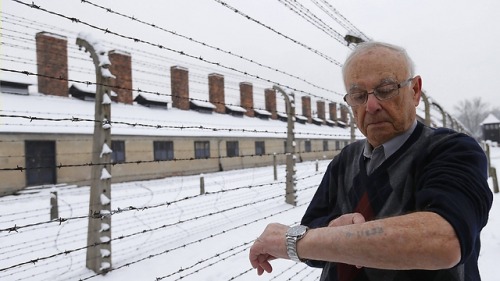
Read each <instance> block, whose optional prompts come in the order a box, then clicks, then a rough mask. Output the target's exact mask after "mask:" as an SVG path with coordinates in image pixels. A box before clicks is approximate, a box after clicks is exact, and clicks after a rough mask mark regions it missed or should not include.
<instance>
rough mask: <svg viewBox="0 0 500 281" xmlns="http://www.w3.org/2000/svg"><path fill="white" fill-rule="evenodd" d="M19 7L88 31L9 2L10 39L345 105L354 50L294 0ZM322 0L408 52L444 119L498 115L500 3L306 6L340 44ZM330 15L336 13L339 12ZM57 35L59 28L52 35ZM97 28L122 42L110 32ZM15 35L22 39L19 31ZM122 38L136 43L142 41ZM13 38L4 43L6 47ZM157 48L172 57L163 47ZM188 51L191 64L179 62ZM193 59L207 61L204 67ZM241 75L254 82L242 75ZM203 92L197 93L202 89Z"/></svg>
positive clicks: (377, 0) (70, 1)
mask: <svg viewBox="0 0 500 281" xmlns="http://www.w3.org/2000/svg"><path fill="white" fill-rule="evenodd" d="M19 1H20V2H24V3H27V4H31V3H32V2H33V3H34V4H35V5H37V6H40V7H41V8H42V9H46V10H48V11H50V12H53V13H58V14H61V15H64V16H65V17H69V18H77V19H79V20H80V21H81V22H83V23H77V22H72V21H70V20H68V19H67V18H64V17H61V16H57V15H54V14H53V13H50V12H46V11H42V10H39V9H33V8H29V7H27V6H26V5H22V4H20V3H17V2H15V1H13V0H4V1H2V28H3V29H4V30H2V32H3V33H9V32H11V31H9V30H27V31H26V32H27V33H28V34H33V38H34V33H35V31H36V29H39V31H42V30H44V31H51V32H54V33H58V34H62V35H65V36H68V42H69V44H74V40H75V38H72V37H71V36H72V35H70V33H68V32H73V33H74V34H76V33H77V32H88V33H91V34H92V35H93V36H94V37H96V38H99V39H101V40H103V41H105V42H107V44H116V46H119V47H118V48H122V49H125V51H128V52H130V53H131V54H132V56H133V58H136V59H137V57H140V56H142V55H143V54H142V55H139V54H138V52H147V53H148V54H159V55H161V56H162V58H166V57H168V58H169V63H171V64H172V63H174V64H175V63H177V64H179V65H183V66H186V67H188V68H189V69H190V78H191V75H192V73H196V72H198V73H203V72H206V73H205V74H204V75H207V74H208V73H210V72H220V73H223V74H224V75H226V81H227V82H226V85H228V84H230V83H237V82H236V81H249V82H252V83H254V92H259V91H260V89H263V88H268V87H272V85H273V84H275V83H279V84H281V85H287V86H288V87H289V88H290V89H293V90H294V91H295V92H297V93H298V95H302V94H303V93H302V91H303V92H306V93H311V94H313V95H315V96H317V97H324V98H325V100H327V101H338V102H340V101H341V100H342V95H343V93H344V87H343V85H342V80H341V76H340V66H339V65H338V64H339V63H342V62H343V61H344V59H345V57H346V55H347V54H348V52H349V51H350V49H349V48H348V47H347V46H345V42H343V41H342V40H339V38H338V37H335V36H331V35H327V34H326V33H325V32H323V31H321V30H320V29H319V28H318V27H316V26H314V25H313V24H311V23H310V22H308V21H306V20H305V19H304V18H303V17H301V16H299V15H297V14H296V13H294V12H293V11H291V10H290V9H289V7H287V6H285V4H288V5H292V4H293V5H297V4H296V2H295V1H293V0H286V1H285V0H252V1H247V0H233V1H229V0H228V1H216V0H164V1H159V0H158V1H123V0H122V1H97V0H92V1H91V2H93V3H95V4H98V5H102V6H103V7H106V8H110V9H111V10H112V11H113V12H117V13H120V14H122V16H120V15H117V14H115V13H110V12H106V11H105V10H103V9H100V8H98V7H95V6H94V5H92V4H89V3H82V2H81V1H80V0H64V1H62V0H58V1H54V0H50V1H48V0H43V1H40V0H33V1H31V0H30V1H28V0H19ZM221 2H223V3H227V4H228V5H230V6H231V7H233V8H234V9H237V10H238V11H239V12H241V13H244V14H246V15H248V16H249V18H246V17H244V16H242V15H241V14H240V13H236V12H235V11H234V9H230V8H228V7H227V6H224V5H222V4H221ZM315 2H316V3H320V5H322V6H323V7H325V9H326V10H327V11H328V12H329V13H330V14H331V15H333V16H335V17H337V18H341V17H345V18H346V19H347V20H348V21H349V23H350V24H352V25H353V26H355V27H356V28H358V29H359V30H360V31H361V32H363V33H364V34H365V35H367V36H368V37H369V38H370V39H372V40H378V41H386V42H390V43H394V44H398V45H401V46H403V47H405V48H407V50H408V52H409V54H410V55H411V56H412V57H413V59H414V61H415V63H416V66H417V68H416V69H417V73H418V74H420V75H421V76H422V78H423V86H424V89H425V91H426V92H427V93H428V95H429V96H431V97H432V98H433V99H434V101H435V102H437V103H439V104H440V105H441V106H443V107H444V108H445V109H446V110H447V111H450V112H452V113H453V112H454V111H455V110H454V106H455V105H456V104H457V103H458V102H459V101H462V100H465V99H472V98H475V97H481V98H482V99H483V101H484V102H486V103H488V104H489V105H490V106H491V107H500V98H498V93H497V92H498V86H497V84H496V83H495V81H496V78H497V76H498V75H499V74H500V54H499V50H500V39H499V37H498V34H500V20H499V19H498V15H499V14H500V1H496V0H479V1H474V3H472V2H471V1H465V0H454V1H452V0H441V1H432V0H408V1H399V0H373V1H362V0H349V1H347V0H344V1H331V0H329V1H328V3H329V5H325V4H321V3H323V1H322V0H314V1H313V0H311V1H309V0H307V1H306V0H302V1H300V4H302V5H303V6H304V7H306V8H307V9H308V11H310V12H311V13H312V15H313V16H314V17H317V18H319V19H321V22H323V23H326V24H327V25H328V26H329V27H331V28H332V29H333V30H335V32H336V33H338V34H340V35H341V36H343V35H345V34H346V33H347V32H348V30H347V29H346V28H345V27H344V26H346V25H347V24H348V23H346V22H345V21H343V24H342V25H340V24H339V23H337V22H336V21H334V20H333V18H332V16H330V15H328V14H327V13H325V12H324V11H322V10H321V9H319V8H318V6H317V5H315ZM331 7H333V8H334V9H336V12H338V13H334V12H333V10H332V9H331ZM303 11H304V10H303ZM13 15H15V16H13ZM16 16H18V17H23V18H25V19H27V20H31V21H33V22H32V25H33V26H32V28H25V27H23V26H22V25H16V24H15V23H14V22H13V21H15V19H16ZM126 16H128V17H134V19H137V20H138V21H142V22H143V23H141V22H138V21H134V20H132V19H130V18H126ZM145 23H148V24H149V25H148V24H145ZM152 24H154V25H155V26H154V27H153V26H152ZM89 25H90V26H89ZM264 25H265V26H267V28H266V27H264ZM92 26H94V27H92ZM53 27H58V28H57V29H54V30H49V29H52V28H53ZM96 27H97V28H96ZM99 28H102V29H108V30H110V31H113V32H115V33H117V34H118V35H116V34H109V33H108V34H105V32H103V31H102V30H99ZM270 29H272V30H270ZM349 29H352V28H349ZM168 31H175V32H177V33H178V34H181V35H183V36H186V37H191V38H193V39H194V40H196V41H198V42H204V43H206V44H209V45H211V46H214V47H218V48H221V49H223V50H225V51H227V52H232V53H234V54H237V55H240V56H243V57H244V58H245V59H246V60H242V59H238V58H236V57H235V56H231V55H228V54H227V52H225V53H223V52H218V51H216V50H214V49H213V48H206V47H204V46H202V45H201V44H199V43H196V42H193V41H190V40H187V39H184V38H181V37H179V36H174V35H172V34H171V33H169V32H168ZM278 33H279V34H278ZM9 34H11V35H12V34H13V35H14V36H16V34H20V33H9ZM280 34H281V35H280ZM26 36H28V35H26ZM73 36H75V35H73ZM2 37H4V36H2ZM125 37H129V38H137V39H140V40H141V41H142V42H136V41H134V40H132V39H127V38H125ZM8 40H9V39H7V38H4V39H2V41H4V42H5V41H8ZM110 42H112V43H110ZM155 45H156V46H155ZM158 45H161V46H163V47H167V48H170V50H167V49H166V48H163V49H160V48H159V47H158ZM2 49H3V50H2V57H4V58H5V56H4V55H5V54H8V55H12V54H13V52H14V51H15V49H16V48H14V49H12V48H10V49H9V47H8V46H2ZM17 51H19V50H17ZM17 51H16V52H17ZM181 51H182V52H183V53H184V54H188V55H189V56H185V55H180V54H179V53H180V52H181ZM319 54H322V55H323V56H322V55H319ZM324 56H326V57H328V58H329V59H325V57H324ZM192 57H196V58H198V57H201V58H202V60H200V59H194V58H192ZM248 60H253V61H255V62H258V63H259V64H261V65H264V66H266V67H262V66H259V65H258V64H255V63H250V62H249V61H248ZM216 64H220V65H222V66H223V67H222V68H221V67H218V66H217V65H216ZM2 67H13V68H16V69H21V68H23V67H25V68H30V66H29V65H27V66H23V65H22V64H16V65H14V66H11V64H10V63H9V61H8V60H2ZM133 67H136V65H133ZM168 67H169V66H168ZM276 69H277V70H279V71H276ZM29 70H32V71H34V69H29ZM234 70H236V71H234ZM244 72H246V73H249V74H250V76H244V75H243V73H244ZM71 75H72V74H70V76H71ZM201 75H203V74H201ZM138 76H140V74H137V75H135V77H138ZM292 76H293V77H300V79H297V78H293V77H292ZM257 77H258V78H257ZM144 80H146V79H144ZM231 81H235V82H231ZM143 84H144V83H143ZM136 87H141V88H142V89H144V88H148V87H150V89H151V90H153V91H155V90H156V89H154V85H147V83H145V84H144V85H139V84H138V83H136V84H134V88H136ZM194 87H196V86H194ZM203 87H205V86H200V89H202V88H203ZM256 89H257V90H256ZM231 91H236V87H233V89H228V90H226V92H231ZM194 92H196V91H194ZM198 92H201V90H199V91H198ZM195 94H196V93H194V95H195ZM261 95H263V93H261ZM235 96H236V94H235ZM226 102H227V101H226ZM257 103H258V101H257ZM313 104H314V102H313Z"/></svg>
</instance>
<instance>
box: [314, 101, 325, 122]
mask: <svg viewBox="0 0 500 281" xmlns="http://www.w3.org/2000/svg"><path fill="white" fill-rule="evenodd" d="M316 110H317V111H318V118H319V119H322V120H323V121H325V120H326V119H325V102H324V101H317V102H316Z"/></svg>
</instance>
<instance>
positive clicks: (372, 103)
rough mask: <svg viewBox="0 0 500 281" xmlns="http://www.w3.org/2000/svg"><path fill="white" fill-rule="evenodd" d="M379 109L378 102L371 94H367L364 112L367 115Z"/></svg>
mask: <svg viewBox="0 0 500 281" xmlns="http://www.w3.org/2000/svg"><path fill="white" fill-rule="evenodd" d="M379 109H380V101H379V100H378V99H377V98H376V97H375V95H374V94H373V92H371V93H369V94H368V98H367V100H366V111H367V112H368V113H375V112H376V111H378V110H379Z"/></svg>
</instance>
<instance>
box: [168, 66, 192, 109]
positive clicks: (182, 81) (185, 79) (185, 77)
mask: <svg viewBox="0 0 500 281" xmlns="http://www.w3.org/2000/svg"><path fill="white" fill-rule="evenodd" d="M170 87H171V89H172V107H176V108H179V109H182V110H189V72H188V69H187V68H184V67H181V66H178V65H175V66H172V67H170Z"/></svg>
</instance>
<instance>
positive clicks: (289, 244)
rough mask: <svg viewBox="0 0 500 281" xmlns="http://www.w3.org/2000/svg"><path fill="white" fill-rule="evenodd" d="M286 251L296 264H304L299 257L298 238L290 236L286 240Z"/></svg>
mask: <svg viewBox="0 0 500 281" xmlns="http://www.w3.org/2000/svg"><path fill="white" fill-rule="evenodd" d="M286 251H287V254H288V257H289V258H290V259H291V260H292V261H294V262H302V261H301V260H300V258H299V256H298V255H297V237H293V236H288V237H287V238H286Z"/></svg>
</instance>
